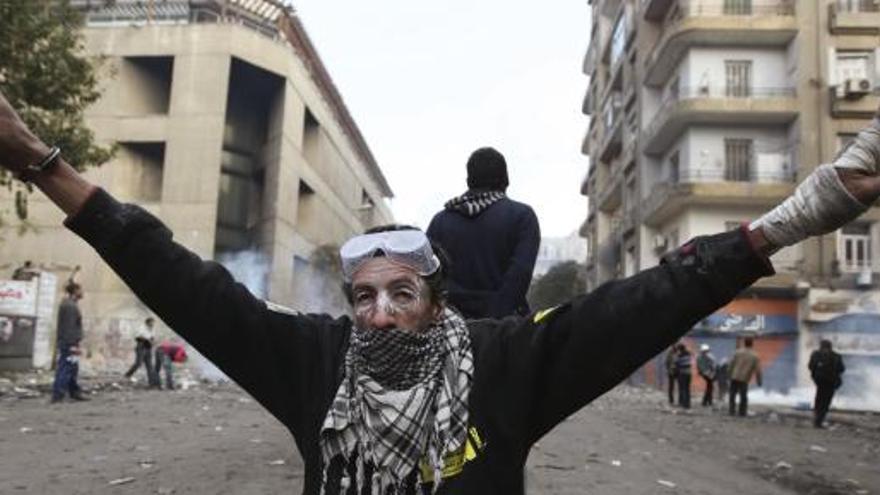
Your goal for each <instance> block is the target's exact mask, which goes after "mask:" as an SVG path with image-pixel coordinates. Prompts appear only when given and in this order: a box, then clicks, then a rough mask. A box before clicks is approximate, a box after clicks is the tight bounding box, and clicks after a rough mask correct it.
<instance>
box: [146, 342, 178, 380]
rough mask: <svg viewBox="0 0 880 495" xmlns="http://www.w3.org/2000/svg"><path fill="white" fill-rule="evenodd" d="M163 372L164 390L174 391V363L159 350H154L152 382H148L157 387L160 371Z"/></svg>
mask: <svg viewBox="0 0 880 495" xmlns="http://www.w3.org/2000/svg"><path fill="white" fill-rule="evenodd" d="M163 369H164V370H165V388H166V389H168V390H174V363H173V362H172V361H171V358H170V357H168V356H166V355H165V353H164V352H162V350H161V349H156V366H155V367H154V368H153V380H152V381H151V382H150V383H151V384H154V385H155V386H156V387H159V382H160V380H161V376H160V374H161V371H162V370H163Z"/></svg>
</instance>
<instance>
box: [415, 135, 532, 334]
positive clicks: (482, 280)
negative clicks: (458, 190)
mask: <svg viewBox="0 0 880 495" xmlns="http://www.w3.org/2000/svg"><path fill="white" fill-rule="evenodd" d="M467 174H468V177H467V185H468V190H467V192H465V193H464V194H463V195H461V196H458V197H455V198H452V199H450V200H449V201H448V202H446V204H445V205H444V207H443V211H441V212H439V213H437V214H436V215H434V218H433V219H432V220H431V224H430V225H429V226H428V230H427V234H428V238H430V239H431V240H432V241H434V242H436V243H437V244H438V245H439V246H440V247H441V248H442V249H443V251H445V252H446V254H447V255H448V256H449V257H450V258H451V261H452V263H451V266H450V268H449V286H448V299H449V302H450V304H452V306H454V307H455V308H457V309H458V310H459V311H460V312H461V313H462V314H463V315H464V316H465V317H466V318H502V317H505V316H508V315H512V314H519V315H525V314H527V313H528V312H529V305H528V303H527V302H526V293H527V292H528V290H529V284H531V282H532V271H533V269H534V267H535V259H536V258H537V257H538V246H539V245H540V243H541V230H540V228H539V226H538V217H537V216H536V215H535V212H534V211H533V210H532V208H531V207H530V206H529V205H526V204H524V203H520V202H517V201H514V200H512V199H510V198H508V197H507V194H506V192H505V191H507V185H508V179H507V162H506V161H505V160H504V156H503V155H502V154H501V153H499V152H498V151H496V150H495V149H493V148H480V149H478V150H476V151H474V152H473V153H472V154H471V156H470V158H469V159H468V162H467Z"/></svg>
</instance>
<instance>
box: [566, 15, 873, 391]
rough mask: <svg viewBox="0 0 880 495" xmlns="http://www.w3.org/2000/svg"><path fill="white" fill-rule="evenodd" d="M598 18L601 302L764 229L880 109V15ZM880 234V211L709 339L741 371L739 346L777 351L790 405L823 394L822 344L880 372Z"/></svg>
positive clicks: (718, 321)
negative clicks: (701, 251) (699, 240)
mask: <svg viewBox="0 0 880 495" xmlns="http://www.w3.org/2000/svg"><path fill="white" fill-rule="evenodd" d="M591 5H592V29H591V33H590V36H591V38H590V44H589V48H588V50H587V54H586V57H585V60H584V72H585V73H586V74H587V75H588V76H589V87H588V90H587V93H586V96H585V98H584V102H583V111H584V113H585V114H587V115H589V116H590V117H591V118H590V123H589V128H588V130H587V132H586V134H585V137H584V139H583V142H582V150H583V152H584V153H585V154H587V155H589V156H590V162H591V163H590V168H589V170H588V172H587V173H586V176H585V178H584V181H583V183H582V186H581V191H582V193H583V194H584V195H586V196H588V197H589V208H588V211H587V215H586V219H585V221H584V223H583V225H582V226H581V229H580V233H581V235H583V236H584V237H586V239H587V241H588V245H589V248H590V249H589V253H590V254H589V255H588V259H587V264H588V287H590V288H595V287H596V286H597V285H598V284H601V283H602V282H604V281H607V280H610V279H614V278H618V277H623V276H629V275H632V274H634V273H636V272H638V271H640V270H643V269H646V268H650V267H652V266H655V265H656V264H657V263H658V262H659V259H660V257H661V256H662V255H663V254H664V253H665V252H667V251H669V250H670V249H673V248H675V247H677V246H678V245H680V244H681V243H682V242H684V241H686V240H688V239H690V238H692V237H695V236H698V235H703V234H711V233H715V232H719V231H723V230H728V229H732V228H735V227H736V226H738V225H740V224H741V223H742V222H747V221H750V220H753V219H755V218H757V217H759V216H760V215H761V214H762V213H763V212H765V211H767V210H768V209H770V208H771V207H773V206H774V205H776V204H777V203H779V202H780V201H782V200H783V199H784V198H785V197H787V196H788V195H789V194H790V193H791V192H792V191H793V190H794V188H795V186H796V184H797V183H798V182H799V181H800V180H802V179H803V178H804V177H806V176H807V175H808V174H809V173H810V172H811V171H812V170H813V169H814V168H815V167H816V166H817V164H819V163H824V162H829V161H831V160H832V159H833V157H834V155H835V153H836V151H837V150H838V149H839V148H840V147H841V146H843V145H845V144H846V142H847V141H848V140H849V139H852V136H853V135H854V133H855V132H857V130H858V129H860V128H861V127H863V126H864V125H865V124H866V123H867V122H868V120H869V119H870V117H871V116H872V115H873V113H874V111H875V110H876V109H877V107H878V105H880V64H878V60H880V7H878V2H876V1H868V0H862V1H859V0H848V1H827V0H811V1H797V2H796V1H793V0H779V1H774V0H692V1H685V0H639V1H636V0H595V1H592V2H591ZM878 221H880V212H878V209H876V208H872V209H871V210H870V211H869V212H868V213H866V214H865V215H864V216H863V217H862V218H860V219H859V220H858V221H856V222H853V223H852V224H851V225H848V226H846V227H844V228H843V229H841V230H840V231H838V232H836V233H834V234H831V235H826V236H823V237H821V238H818V239H812V240H809V241H807V242H804V243H802V244H800V245H798V246H794V247H792V248H788V249H784V250H782V251H781V252H780V253H778V254H777V255H776V256H774V257H773V261H774V265H775V266H776V269H777V272H778V274H777V275H776V276H774V277H770V278H768V279H765V280H762V281H761V282H759V283H758V284H757V285H756V286H755V287H754V288H752V289H750V290H748V291H746V292H745V293H743V294H742V295H741V296H740V297H739V298H737V299H736V300H735V301H734V302H732V303H731V304H730V305H728V306H727V307H725V308H723V309H722V310H720V311H719V312H718V313H716V314H715V315H713V316H712V317H710V318H707V319H706V320H704V321H703V322H701V323H700V324H699V325H697V327H696V328H695V329H694V331H693V332H692V334H691V335H692V336H693V338H695V339H697V340H700V339H702V341H705V342H710V343H711V344H712V345H713V347H714V348H715V352H716V355H729V354H730V353H732V350H733V348H734V343H735V340H736V339H735V338H734V337H736V336H738V335H742V334H746V333H749V334H757V335H759V336H760V339H759V342H760V343H761V346H760V348H759V350H760V351H761V353H762V356H763V357H764V359H765V366H766V367H767V368H768V371H769V375H770V383H771V386H772V387H774V388H779V389H787V388H789V387H791V386H795V385H797V384H799V383H804V382H805V380H806V375H805V372H804V369H805V363H804V359H805V356H808V352H807V351H808V350H809V349H810V348H814V347H815V346H816V344H817V342H818V339H819V338H822V337H830V338H832V340H835V341H836V342H837V343H838V347H840V348H841V349H842V350H843V351H844V352H846V353H849V354H851V355H853V356H858V357H857V359H862V358H864V359H865V360H866V362H872V363H874V364H875V365H876V364H880V337H877V335H876V332H875V331H873V330H872V329H871V328H870V327H875V328H880V325H878V324H877V323H880V315H878V312H880V304H878V303H880V291H878V282H880V278H878V272H880V222H878ZM854 315H858V317H857V318H855V319H854ZM871 332H874V333H871ZM865 335H870V339H873V340H870V339H869V340H870V341H871V342H873V343H871V344H869V345H868V347H869V348H870V349H866V348H865V342H866V340H865ZM655 371H656V369H653V370H651V369H649V370H647V373H648V374H649V375H653V373H654V372H655Z"/></svg>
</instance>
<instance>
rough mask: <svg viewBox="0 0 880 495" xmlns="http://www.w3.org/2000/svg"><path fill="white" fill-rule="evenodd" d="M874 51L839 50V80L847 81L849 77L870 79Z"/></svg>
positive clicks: (841, 81)
mask: <svg viewBox="0 0 880 495" xmlns="http://www.w3.org/2000/svg"><path fill="white" fill-rule="evenodd" d="M872 59H873V52H870V51H862V50H852V51H850V50H846V51H838V52H837V60H836V62H837V63H836V71H837V74H836V75H837V82H838V83H839V84H844V83H846V81H847V80H849V79H855V80H860V79H869V80H873V79H874V78H873V77H871V74H872V72H873V69H874V67H873V65H874V64H873V60H872Z"/></svg>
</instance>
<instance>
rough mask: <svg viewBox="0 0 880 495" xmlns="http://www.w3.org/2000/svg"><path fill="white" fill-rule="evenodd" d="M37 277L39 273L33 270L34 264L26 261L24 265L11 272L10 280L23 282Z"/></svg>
mask: <svg viewBox="0 0 880 495" xmlns="http://www.w3.org/2000/svg"><path fill="white" fill-rule="evenodd" d="M39 276H40V272H39V271H37V269H36V268H34V263H33V261H31V260H26V261H25V262H24V264H22V265H21V266H20V267H18V268H16V269H15V271H14V272H12V280H21V281H25V282H27V281H30V280H33V279H35V278H37V277H39Z"/></svg>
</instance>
